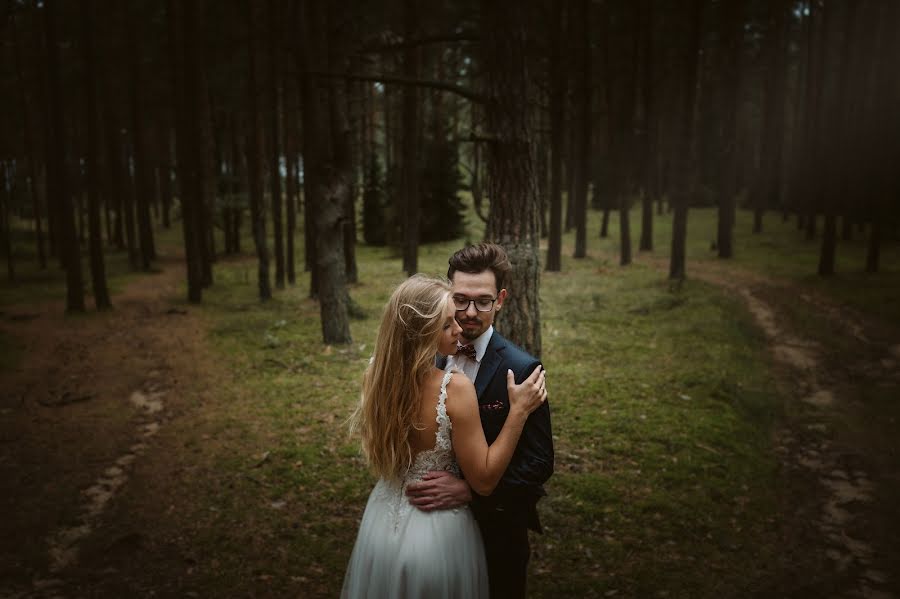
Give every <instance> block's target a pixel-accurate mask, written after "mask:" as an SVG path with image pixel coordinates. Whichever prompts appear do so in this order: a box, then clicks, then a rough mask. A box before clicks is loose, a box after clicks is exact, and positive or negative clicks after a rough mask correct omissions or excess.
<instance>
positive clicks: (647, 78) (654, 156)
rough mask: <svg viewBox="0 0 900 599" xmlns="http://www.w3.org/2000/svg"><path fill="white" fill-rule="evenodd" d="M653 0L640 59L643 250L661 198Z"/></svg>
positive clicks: (646, 2)
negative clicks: (656, 202)
mask: <svg viewBox="0 0 900 599" xmlns="http://www.w3.org/2000/svg"><path fill="white" fill-rule="evenodd" d="M654 8H655V6H654V3H653V2H652V0H641V4H640V13H641V17H642V18H641V22H640V24H639V25H638V27H639V28H640V31H641V39H642V41H643V46H642V62H641V84H640V85H641V89H640V92H641V106H642V108H643V111H642V114H643V127H642V130H643V137H642V139H641V142H642V143H641V150H642V152H641V160H642V174H643V177H642V179H643V182H644V185H643V194H642V195H641V240H640V243H639V246H638V247H639V249H640V251H652V250H653V203H654V202H655V201H657V200H658V199H659V196H660V192H659V176H658V172H657V171H658V160H659V156H658V147H659V117H658V115H657V100H656V97H657V86H656V84H655V81H656V79H657V73H656V62H655V61H656V51H655V48H654V45H653V40H654V27H653V25H654V20H653V16H654Z"/></svg>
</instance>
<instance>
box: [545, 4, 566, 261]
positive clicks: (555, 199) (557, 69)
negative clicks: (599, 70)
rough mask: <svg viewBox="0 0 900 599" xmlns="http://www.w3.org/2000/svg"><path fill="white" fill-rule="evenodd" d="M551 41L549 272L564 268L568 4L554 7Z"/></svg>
mask: <svg viewBox="0 0 900 599" xmlns="http://www.w3.org/2000/svg"><path fill="white" fill-rule="evenodd" d="M553 6H554V8H553V23H552V25H551V26H552V29H551V36H552V37H551V40H550V69H549V70H550V146H551V147H550V231H549V239H548V241H547V265H546V269H547V270H548V271H552V272H559V271H560V270H561V269H562V260H561V254H562V150H563V141H564V140H565V132H564V131H563V127H564V125H565V118H564V116H565V101H566V76H565V71H564V69H563V65H562V58H563V56H562V48H563V39H562V38H563V31H564V27H565V8H564V6H565V5H564V3H562V2H555V3H554V4H553Z"/></svg>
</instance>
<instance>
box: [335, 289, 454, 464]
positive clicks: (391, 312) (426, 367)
mask: <svg viewBox="0 0 900 599" xmlns="http://www.w3.org/2000/svg"><path fill="white" fill-rule="evenodd" d="M449 302H450V284H449V283H448V282H447V281H445V280H442V279H436V278H432V277H427V276H425V275H420V274H419V275H414V276H412V277H410V278H409V279H407V280H406V281H404V282H403V283H401V284H400V286H399V287H397V289H395V290H394V293H393V294H392V295H391V299H390V300H388V303H387V305H386V306H385V307H384V313H383V314H382V316H381V325H380V326H379V327H378V335H377V337H376V338H375V352H374V356H373V358H372V361H371V362H370V364H369V367H368V368H367V369H366V372H365V375H364V376H363V386H362V397H361V400H360V403H359V406H358V407H357V409H356V412H355V413H354V414H353V416H352V417H351V431H358V432H359V434H360V436H361V437H362V450H363V454H364V455H365V456H366V459H367V460H368V463H369V467H370V468H371V469H372V471H373V472H374V473H375V474H376V475H377V476H379V477H382V478H385V479H388V480H398V479H401V478H402V477H403V475H404V474H405V473H406V472H407V471H408V470H409V468H410V466H411V465H412V460H413V455H412V448H411V446H410V443H409V441H410V435H411V434H412V431H413V429H414V428H415V426H416V422H415V420H416V415H417V414H418V410H419V397H420V395H421V390H422V385H423V383H424V382H425V377H426V375H427V374H428V373H429V371H431V369H433V368H434V358H435V352H436V350H437V344H438V338H439V337H440V334H441V330H442V328H443V323H444V320H445V315H446V312H447V306H448V304H449Z"/></svg>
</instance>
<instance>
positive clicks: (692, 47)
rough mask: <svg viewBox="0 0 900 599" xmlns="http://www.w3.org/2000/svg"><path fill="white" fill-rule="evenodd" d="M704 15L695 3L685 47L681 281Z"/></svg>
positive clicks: (675, 266)
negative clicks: (701, 28)
mask: <svg viewBox="0 0 900 599" xmlns="http://www.w3.org/2000/svg"><path fill="white" fill-rule="evenodd" d="M702 14H703V2H702V1H701V0H692V3H691V10H690V16H689V18H690V29H689V33H688V39H687V40H686V43H685V54H684V59H683V61H684V62H683V65H682V66H683V68H684V77H683V84H684V91H683V96H682V105H681V113H680V117H681V122H680V131H679V141H680V144H679V145H680V150H681V151H680V152H679V162H680V164H679V167H678V168H677V169H676V170H677V177H678V181H677V183H676V189H675V191H674V193H673V197H672V200H673V201H672V204H674V206H673V216H672V251H671V258H670V262H669V278H670V279H676V280H681V279H684V277H685V274H686V268H685V254H686V251H685V246H686V243H687V217H688V200H689V198H690V195H691V193H692V191H693V178H694V174H693V166H694V165H693V160H692V158H691V147H692V145H693V144H692V139H693V130H694V101H695V99H696V89H697V63H698V60H699V54H700V34H701V31H700V24H701V18H702Z"/></svg>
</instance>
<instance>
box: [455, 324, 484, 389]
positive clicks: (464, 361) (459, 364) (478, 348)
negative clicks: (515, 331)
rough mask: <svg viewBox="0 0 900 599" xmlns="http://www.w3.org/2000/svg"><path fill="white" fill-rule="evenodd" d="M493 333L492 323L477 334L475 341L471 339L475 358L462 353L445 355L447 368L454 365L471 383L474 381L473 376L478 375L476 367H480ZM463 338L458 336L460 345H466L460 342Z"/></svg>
mask: <svg viewBox="0 0 900 599" xmlns="http://www.w3.org/2000/svg"><path fill="white" fill-rule="evenodd" d="M493 334H494V325H491V326H489V327H488V330H486V331H485V332H483V333H482V334H481V335H479V336H478V337H477V338H476V339H475V341H472V345H474V346H475V359H474V360H472V359H471V358H469V357H468V356H464V355H462V354H456V355H454V356H448V357H447V368H453V367H456V368H458V369H459V370H462V371H463V372H464V373H465V374H466V376H467V377H469V380H470V381H472V382H473V383H474V382H475V378H476V377H477V376H478V369H479V368H480V367H481V359H482V358H483V357H484V352H486V351H487V346H488V343H490V341H491V335H493ZM463 340H465V338H464V337H460V343H461V344H462V345H468V343H462V341H463Z"/></svg>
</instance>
